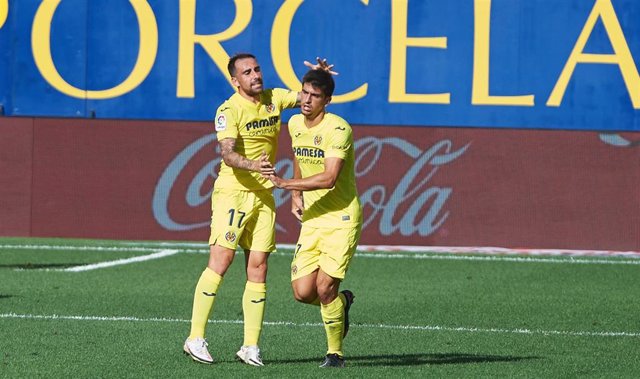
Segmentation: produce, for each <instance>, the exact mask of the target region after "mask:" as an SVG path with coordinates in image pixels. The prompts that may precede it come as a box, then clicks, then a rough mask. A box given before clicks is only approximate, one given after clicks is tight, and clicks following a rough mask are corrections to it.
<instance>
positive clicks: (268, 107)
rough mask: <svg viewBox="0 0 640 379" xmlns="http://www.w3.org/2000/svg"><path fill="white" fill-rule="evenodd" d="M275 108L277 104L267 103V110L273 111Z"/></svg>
mask: <svg viewBox="0 0 640 379" xmlns="http://www.w3.org/2000/svg"><path fill="white" fill-rule="evenodd" d="M275 110H276V106H275V105H273V103H271V104H269V105H267V112H269V113H272V112H273V111H275Z"/></svg>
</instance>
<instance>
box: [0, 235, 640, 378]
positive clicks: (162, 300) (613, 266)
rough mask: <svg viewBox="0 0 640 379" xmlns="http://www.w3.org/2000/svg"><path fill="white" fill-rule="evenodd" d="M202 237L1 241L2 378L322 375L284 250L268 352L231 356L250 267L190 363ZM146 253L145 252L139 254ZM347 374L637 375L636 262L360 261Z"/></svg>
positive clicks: (319, 348) (366, 256)
mask: <svg viewBox="0 0 640 379" xmlns="http://www.w3.org/2000/svg"><path fill="white" fill-rule="evenodd" d="M206 253H207V247H206V246H205V245H204V244H195V243H193V244H188V243H160V242H158V243H154V242H134V241H131V242H125V241H97V240H70V239H19V238H0V378H63V377H66V378H99V377H102V378H212V377H229V378H240V377H246V378H253V377H256V378H258V377H259V378H262V377H266V378H284V377H289V378H304V377H309V378H314V377H318V378H319V377H326V376H327V375H329V373H327V371H326V370H323V369H319V368H318V367H317V366H318V364H319V363H320V362H321V361H322V358H323V356H324V353H325V351H326V342H325V338H324V330H323V328H322V326H321V320H320V314H319V308H316V307H313V306H309V305H303V304H300V303H296V302H295V301H294V300H293V297H292V295H291V290H290V284H289V263H290V259H291V254H292V252H291V250H287V249H286V248H281V249H280V250H279V251H278V252H277V253H274V254H273V256H272V257H271V258H270V260H269V274H268V282H267V288H268V299H267V308H266V314H265V327H264V329H263V333H262V338H261V349H262V353H263V354H262V355H263V360H264V362H265V364H266V366H265V367H262V368H256V367H251V366H246V365H243V364H241V363H239V362H237V361H236V360H235V359H234V358H235V352H236V351H237V349H238V347H239V346H240V344H241V343H242V322H241V320H242V304H241V297H242V291H243V288H244V282H245V277H244V273H243V263H244V258H243V257H242V255H239V256H237V257H236V261H235V262H234V263H233V265H232V267H231V269H230V271H229V272H228V273H227V275H226V276H225V282H224V284H223V285H222V287H221V289H220V291H219V293H218V294H219V295H218V298H217V300H216V304H215V310H214V312H213V315H212V318H211V321H210V323H209V326H208V329H207V339H208V341H209V350H210V352H211V354H212V355H213V357H214V359H215V360H216V363H215V364H214V365H210V366H209V365H201V364H197V363H194V362H192V361H191V360H190V359H189V358H188V357H186V356H184V355H183V354H182V343H183V341H184V338H185V337H186V336H187V334H188V332H189V318H190V316H191V305H192V296H193V290H194V287H195V284H196V281H197V279H198V277H199V275H200V273H201V272H202V270H203V268H204V267H205V265H206V261H207V255H206ZM136 257H137V259H136ZM341 288H342V289H351V290H352V291H353V292H354V293H355V295H356V298H355V303H354V305H353V307H352V311H351V315H350V319H351V329H350V332H349V336H348V337H347V339H346V340H345V345H344V349H345V354H346V360H347V367H346V368H345V369H343V370H336V369H333V370H332V371H331V373H330V375H332V376H334V377H338V378H340V377H349V378H388V377H402V378H404V377H451V378H477V377H499V378H512V377H521V378H558V377H563V378H573V377H575V378H588V377H593V378H620V377H625V378H637V377H640V301H639V299H640V259H638V258H629V257H626V258H625V257H573V258H572V257H562V256H561V257H555V256H537V257H526V256H504V255H493V256H492V255H486V254H485V255H472V254H467V255H461V254H441V253H439V254H436V253H429V252H424V253H421V252H412V253H409V252H397V253H385V252H367V253H365V252H358V253H357V254H356V256H355V258H354V260H353V263H352V266H351V269H350V271H349V272H348V274H347V278H346V280H345V281H344V283H343V284H342V286H341Z"/></svg>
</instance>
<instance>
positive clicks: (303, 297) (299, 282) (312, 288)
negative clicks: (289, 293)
mask: <svg viewBox="0 0 640 379" xmlns="http://www.w3.org/2000/svg"><path fill="white" fill-rule="evenodd" d="M317 276H318V270H315V271H313V272H312V273H310V274H308V275H306V276H303V277H298V278H297V279H295V280H294V281H292V282H291V289H292V290H293V298H294V299H296V301H299V302H301V303H305V304H312V305H317V306H319V305H320V297H318V288H317V287H316V280H317V279H316V278H317Z"/></svg>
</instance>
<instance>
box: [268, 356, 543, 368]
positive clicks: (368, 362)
mask: <svg viewBox="0 0 640 379" xmlns="http://www.w3.org/2000/svg"><path fill="white" fill-rule="evenodd" d="M529 359H539V357H516V356H511V355H506V356H505V355H485V354H465V353H448V354H447V353H442V354H389V355H360V356H347V357H346V360H347V365H349V366H419V365H445V364H465V363H491V362H517V361H523V360H529ZM316 361H317V362H321V361H322V357H320V358H303V359H292V360H278V361H277V362H278V363H303V362H316Z"/></svg>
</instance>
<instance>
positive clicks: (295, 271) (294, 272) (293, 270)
mask: <svg viewBox="0 0 640 379" xmlns="http://www.w3.org/2000/svg"><path fill="white" fill-rule="evenodd" d="M297 273H298V266H296V265H294V266H293V267H291V274H293V275H295V274H297Z"/></svg>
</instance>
